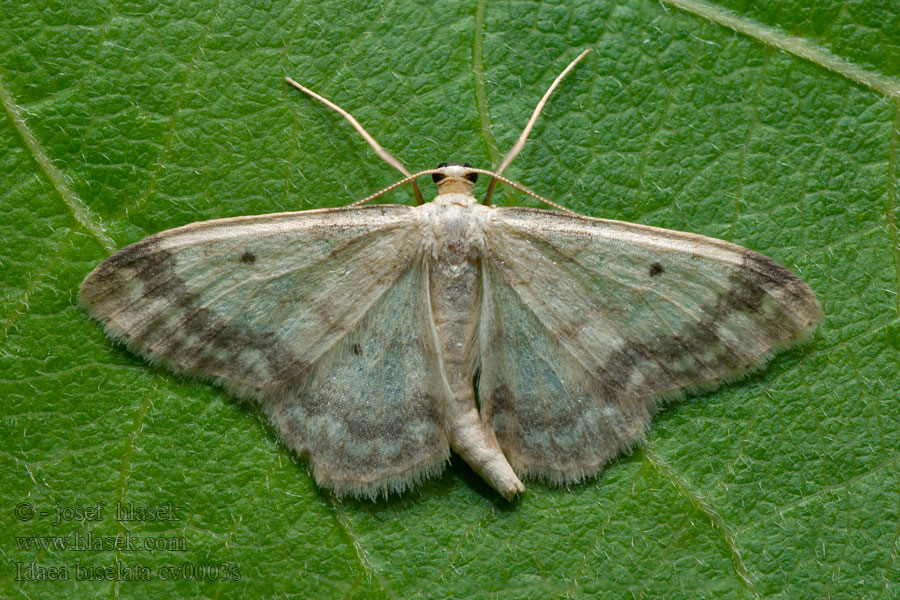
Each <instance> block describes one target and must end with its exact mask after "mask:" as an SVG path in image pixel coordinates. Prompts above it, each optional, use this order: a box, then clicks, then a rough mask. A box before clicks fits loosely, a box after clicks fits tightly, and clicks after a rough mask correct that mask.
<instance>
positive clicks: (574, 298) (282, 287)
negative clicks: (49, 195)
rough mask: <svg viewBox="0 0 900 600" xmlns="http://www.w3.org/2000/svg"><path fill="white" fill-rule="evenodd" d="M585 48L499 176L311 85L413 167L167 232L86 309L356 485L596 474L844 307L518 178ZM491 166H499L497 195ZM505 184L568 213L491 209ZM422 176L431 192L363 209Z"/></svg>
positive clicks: (755, 262)
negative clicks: (395, 133)
mask: <svg viewBox="0 0 900 600" xmlns="http://www.w3.org/2000/svg"><path fill="white" fill-rule="evenodd" d="M586 54H587V51H585V52H583V53H582V54H581V55H580V56H578V58H576V59H575V60H574V61H572V63H570V64H569V66H568V67H567V68H566V69H565V70H564V71H563V72H562V73H560V75H559V76H558V77H557V78H556V80H555V81H554V82H553V84H552V85H551V86H550V88H549V89H548V90H547V92H546V93H545V94H544V96H543V98H542V99H541V101H540V102H539V103H538V106H537V107H536V108H535V110H534V112H533V114H532V116H531V118H530V120H529V121H528V124H527V125H526V127H525V129H524V130H523V131H522V134H521V135H520V137H519V138H518V140H517V142H516V143H515V145H514V146H513V148H512V149H511V150H510V151H509V152H508V154H507V155H506V157H505V158H504V160H503V161H502V162H501V164H500V165H499V167H497V169H496V170H495V171H487V170H483V169H478V168H474V167H471V166H469V165H467V164H459V163H444V164H441V165H439V166H438V167H437V168H434V169H427V170H424V171H421V172H419V173H416V174H411V173H410V172H409V171H408V170H407V169H406V168H405V167H404V166H403V165H402V164H401V163H400V162H399V161H398V160H397V159H396V158H394V157H393V156H391V155H390V154H389V153H388V152H387V151H386V150H385V149H384V148H382V147H381V146H380V145H379V144H378V143H377V142H376V141H375V140H374V139H373V138H372V136H370V135H369V134H368V133H367V132H366V131H365V129H363V128H362V126H361V125H360V124H359V123H358V122H357V121H356V119H354V118H353V117H352V116H351V115H350V114H349V113H348V112H346V111H344V110H343V109H341V108H340V107H339V106H337V105H336V104H334V103H332V102H330V101H329V100H326V99H325V98H322V97H321V96H319V95H318V94H315V93H314V92H312V91H311V90H308V89H307V88H305V87H303V86H301V85H300V84H298V83H296V82H294V81H292V80H290V79H288V80H287V81H288V83H290V84H291V85H294V86H295V87H297V88H298V89H300V90H301V91H303V92H305V93H307V94H309V95H310V96H312V97H313V98H316V99H318V100H320V101H322V102H323V103H325V104H326V105H327V106H329V107H330V108H332V109H334V110H336V111H337V112H338V113H339V114H341V115H342V116H343V117H345V118H346V119H347V120H348V121H349V122H350V123H351V124H352V125H353V127H354V128H356V130H357V131H358V132H359V133H360V134H361V135H362V136H363V137H364V138H365V139H366V141H367V142H368V143H369V144H370V145H371V147H372V148H373V149H374V151H375V152H376V153H377V154H378V155H379V156H380V157H382V158H383V159H384V160H385V161H386V162H388V164H390V165H392V166H394V167H395V168H397V169H398V170H399V171H400V172H401V173H403V175H404V178H403V179H402V180H401V181H399V182H397V183H396V184H394V185H392V186H390V187H388V188H386V189H385V190H382V191H381V192H378V193H377V194H373V195H372V196H370V197H368V198H365V199H363V200H361V201H359V202H357V203H354V204H352V205H349V206H347V207H343V208H329V209H324V210H308V211H300V212H289V213H279V214H266V215H259V216H246V217H238V218H230V219H219V220H213V221H206V222H201V223H193V224H190V225H186V226H184V227H179V228H176V229H171V230H168V231H163V232H161V233H157V234H155V235H151V236H150V237H147V238H146V239H144V240H142V241H140V242H137V243H136V244H133V245H131V246H128V247H126V248H124V249H122V250H119V251H118V252H116V253H115V254H113V255H112V256H111V257H110V258H108V259H107V260H106V261H104V262H103V263H101V264H100V265H99V266H98V267H97V268H96V269H94V270H93V271H92V272H91V273H90V274H89V275H88V276H87V277H86V278H85V280H84V282H83V283H82V285H81V290H80V300H81V303H82V304H83V306H84V307H86V309H87V310H88V311H89V312H90V314H91V315H92V316H93V317H94V318H95V319H97V320H98V321H100V322H101V323H102V324H103V326H104V327H105V330H106V332H107V334H109V336H111V337H112V338H114V339H115V340H119V341H122V342H124V343H125V345H126V346H127V347H128V348H129V349H130V350H132V351H134V352H135V353H137V354H139V355H141V356H143V357H145V358H146V359H147V360H149V361H150V362H151V363H154V364H160V365H164V366H165V367H167V368H169V369H171V370H173V371H175V372H177V373H182V374H187V375H189V376H194V377H197V378H201V379H203V380H206V381H210V382H214V383H216V384H219V385H221V386H223V387H224V388H226V389H227V390H228V391H229V392H231V393H233V394H235V395H237V396H239V397H241V398H243V399H249V400H253V401H256V402H258V403H259V404H260V405H261V406H262V408H263V409H264V411H265V413H266V414H267V415H268V418H269V419H270V420H271V423H272V424H273V426H274V428H275V429H276V430H277V432H278V434H279V436H280V438H281V439H282V440H283V442H284V443H285V444H286V445H287V446H288V447H290V448H291V449H293V450H295V451H296V452H297V453H298V454H300V455H301V456H304V457H307V458H308V460H309V463H310V464H311V467H312V472H313V475H314V477H315V480H316V481H317V482H318V484H319V485H320V486H323V487H325V488H329V489H331V490H333V492H334V493H335V494H336V495H338V496H344V495H352V496H359V497H369V498H373V499H374V498H376V497H378V496H380V495H385V496H386V495H388V494H389V493H391V492H401V491H403V490H406V489H408V488H410V487H412V486H414V485H415V484H417V483H418V482H419V481H421V480H423V479H425V478H428V477H432V476H435V475H437V474H438V473H440V472H441V471H442V470H443V468H444V465H445V464H446V463H447V461H448V458H449V456H450V450H451V449H452V450H454V451H455V452H456V453H457V454H458V455H459V456H461V457H462V458H463V459H464V460H465V461H466V462H467V463H468V464H469V465H470V466H471V467H472V469H474V470H475V471H476V472H477V473H478V474H479V475H480V476H481V477H483V478H484V480H485V481H487V483H489V484H490V485H491V486H492V487H493V488H494V489H495V490H496V491H497V492H499V493H500V494H501V495H502V496H503V497H504V498H506V499H512V498H514V497H515V496H516V494H518V493H519V492H521V491H522V490H524V486H523V484H522V482H521V480H520V478H522V477H534V478H539V479H543V480H547V481H550V482H553V483H557V484H568V483H571V482H578V481H581V480H583V479H584V478H586V477H590V476H592V475H595V474H597V473H598V472H600V471H601V470H602V468H603V467H604V465H606V464H607V463H608V462H609V461H610V460H611V459H613V458H614V457H616V456H617V455H618V454H620V453H622V452H623V451H625V450H627V449H629V448H631V447H632V446H634V445H635V444H637V443H639V442H641V441H642V440H643V439H644V435H645V431H646V430H647V427H648V425H649V423H650V420H651V417H652V415H653V414H654V412H655V411H656V410H657V409H658V408H659V407H660V405H661V404H662V403H663V402H665V401H666V400H671V399H674V398H678V397H680V396H681V395H683V394H684V393H685V392H688V391H695V390H708V389H711V388H714V387H716V386H718V385H719V384H721V383H722V382H725V381H731V380H734V379H736V378H738V377H740V376H742V375H744V374H745V373H747V372H748V371H749V370H751V369H757V368H760V367H761V366H762V365H763V364H764V363H765V362H766V361H767V360H768V359H769V358H771V357H772V355H773V354H774V353H775V352H776V351H778V350H780V349H783V348H785V347H787V346H789V345H791V344H794V343H795V342H798V341H799V340H802V339H804V338H807V337H808V336H810V334H811V332H812V331H813V329H814V328H815V326H816V324H817V323H818V322H819V321H820V320H821V318H822V311H821V309H820V307H819V304H818V302H817V300H816V297H815V295H814V293H813V292H812V291H811V290H810V288H809V287H808V286H807V285H806V284H805V283H804V282H803V281H801V280H800V279H799V278H798V277H797V276H795V275H794V274H793V273H791V272H790V271H789V270H787V269H786V268H784V267H782V266H781V265H779V264H777V263H776V262H774V261H773V260H771V259H769V258H767V257H765V256H763V255H761V254H758V253H756V252H754V251H752V250H748V249H747V248H743V247H741V246H736V245H734V244H731V243H728V242H725V241H721V240H717V239H712V238H708V237H704V236H701V235H695V234H692V233H681V232H677V231H670V230H666V229H659V228H655V227H648V226H645V225H635V224H631V223H624V222H620V221H612V220H605V219H595V218H590V217H586V216H581V215H578V214H575V213H573V212H571V211H568V210H566V209H564V208H562V207H560V206H558V205H555V204H553V203H552V202H549V201H547V200H544V199H543V198H540V196H537V195H536V194H534V193H533V192H531V191H530V190H527V189H526V188H524V187H523V186H520V185H519V184H516V183H514V182H511V181H509V180H507V179H506V178H504V177H503V176H502V172H503V170H504V169H505V168H506V167H507V166H508V165H509V163H510V162H511V161H512V160H513V159H514V158H515V156H516V155H517V154H518V153H519V152H520V151H521V149H522V147H523V146H524V145H525V142H526V140H527V138H528V135H529V133H530V131H531V129H532V127H533V126H534V123H535V121H536V120H537V118H538V116H539V114H540V112H541V110H542V108H543V106H544V104H545V103H546V101H547V99H548V98H549V96H550V94H551V93H552V92H553V90H554V89H555V88H556V86H557V85H558V84H559V82H560V81H561V80H562V78H563V77H564V76H565V75H566V74H567V73H568V72H569V71H570V70H571V69H572V68H574V66H575V65H576V63H578V61H579V60H581V59H582V58H583V57H584V56H585V55H586ZM427 174H430V175H432V178H433V180H434V182H435V183H436V184H437V197H435V198H434V199H433V200H432V201H431V202H427V203H426V202H424V201H423V199H422V195H421V192H420V190H419V188H418V186H417V185H416V179H417V178H418V177H420V176H422V175H427ZM479 174H483V175H487V176H489V177H491V182H490V185H489V187H488V190H487V193H486V196H485V199H484V201H483V202H479V201H478V200H476V199H475V197H474V187H475V181H476V178H477V177H478V175H479ZM498 181H502V182H504V183H506V184H508V185H512V186H514V187H516V188H518V189H520V190H522V191H524V192H525V193H528V194H532V195H534V196H535V197H537V198H539V199H540V200H542V201H544V202H546V203H547V204H548V205H550V206H553V207H554V208H556V209H557V210H540V209H534V208H514V207H495V206H492V205H490V203H489V199H490V195H491V193H492V192H493V190H494V186H495V185H496V183H497V182H498ZM407 183H408V184H411V185H412V188H413V191H414V193H415V196H416V199H417V205H416V206H407V205H396V204H393V205H391V204H387V205H367V206H362V204H363V203H365V202H368V201H369V200H371V199H373V198H375V197H377V196H379V195H381V194H383V193H385V192H386V191H388V190H391V189H394V188H396V187H398V186H400V185H405V184H407ZM476 387H477V394H476Z"/></svg>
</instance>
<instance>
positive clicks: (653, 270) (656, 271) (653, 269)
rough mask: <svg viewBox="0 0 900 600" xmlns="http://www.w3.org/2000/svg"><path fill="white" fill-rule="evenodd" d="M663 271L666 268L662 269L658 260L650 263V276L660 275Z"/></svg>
mask: <svg viewBox="0 0 900 600" xmlns="http://www.w3.org/2000/svg"><path fill="white" fill-rule="evenodd" d="M665 272H666V270H665V269H663V266H662V265H661V264H659V263H658V262H655V263H653V264H652V265H650V277H656V276H657V275H662V274H663V273H665Z"/></svg>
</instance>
